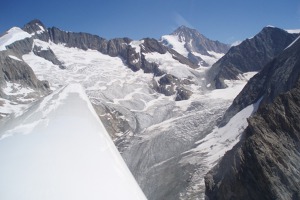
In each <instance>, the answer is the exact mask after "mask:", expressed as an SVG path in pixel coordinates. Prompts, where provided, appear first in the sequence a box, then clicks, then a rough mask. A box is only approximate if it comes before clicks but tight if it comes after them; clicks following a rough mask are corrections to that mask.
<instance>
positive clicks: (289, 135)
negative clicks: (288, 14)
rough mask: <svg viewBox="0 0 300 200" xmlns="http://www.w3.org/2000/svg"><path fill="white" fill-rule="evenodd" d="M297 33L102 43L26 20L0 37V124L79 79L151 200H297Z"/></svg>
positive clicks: (183, 33) (187, 32) (181, 33)
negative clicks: (237, 39) (234, 40)
mask: <svg viewBox="0 0 300 200" xmlns="http://www.w3.org/2000/svg"><path fill="white" fill-rule="evenodd" d="M298 38H299V33H294V32H289V31H286V30H283V29H280V28H276V27H271V26H268V27H265V28H263V29H262V31H261V32H259V33H258V34H257V35H255V36H254V37H253V38H250V39H246V40H245V41H243V42H242V43H240V44H239V45H237V46H233V47H230V46H229V45H227V44H222V43H221V42H218V41H212V40H210V39H208V38H206V37H205V36H203V35H202V34H201V33H199V32H198V31H197V30H194V29H190V28H188V27H184V26H181V27H179V28H178V29H176V30H175V31H174V32H173V33H171V34H169V35H164V36H162V37H161V38H160V39H159V40H156V39H153V38H144V39H141V40H139V41H136V40H131V39H130V38H115V39H111V40H107V39H105V38H101V37H99V36H97V35H92V34H88V33H74V32H67V31H63V30H60V29H58V28H56V27H52V28H47V27H46V26H45V25H44V24H43V23H42V22H41V21H39V20H33V21H31V22H29V23H28V24H26V25H25V26H24V27H23V28H22V29H21V28H18V27H13V28H12V29H10V30H8V31H7V32H6V33H4V34H3V35H2V36H1V37H0V68H1V70H0V114H1V116H2V117H3V119H2V120H1V121H2V122H3V123H6V122H8V121H14V120H15V119H16V118H17V117H18V116H20V115H22V113H24V112H26V110H30V109H31V108H32V106H35V105H43V104H39V101H41V99H43V98H47V95H49V94H50V93H52V94H53V93H54V92H55V91H57V90H59V89H61V88H62V87H64V86H65V85H68V84H74V83H80V84H81V85H82V87H83V88H84V90H85V93H86V94H87V96H88V98H89V101H90V102H91V103H92V105H93V108H94V109H95V111H96V113H97V115H98V117H99V118H100V119H101V121H102V123H103V125H104V126H105V128H106V130H107V132H108V133H109V134H110V137H111V138H112V140H113V141H114V143H115V145H116V147H117V148H118V150H119V151H120V153H121V154H122V157H123V159H124V160H125V162H126V164H127V166H128V167H129V169H130V170H131V172H132V174H133V175H134V177H135V179H136V180H137V182H138V184H139V186H140V187H141V189H142V190H143V192H144V193H145V195H146V196H147V198H148V199H197V198H198V199H204V198H205V194H206V195H207V198H209V199H230V198H233V199H243V198H245V199H247V198H248V199H257V198H258V197H262V199H274V198H279V199H286V198H296V199H297V198H298V197H299V194H298V193H297V190H298V189H299V188H298V186H297V181H298V180H299V177H298V176H297V173H299V169H298V168H297V166H295V163H297V160H298V159H299V155H298V153H297V151H298V150H297V149H298V146H297V145H298V139H299V128H298V127H297V123H296V121H297V119H298V115H297V113H298V112H297V111H298V110H299V109H298V103H299V102H298V99H297V98H298V96H297V95H298V80H299V72H298V71H299V62H298V59H299V56H298V55H299V53H298V51H299V49H300V48H299V41H298V40H297V39H298ZM54 99H55V98H54ZM53 101H54V100H53ZM53 103H54V102H53ZM50 104H51V103H50ZM45 109H46V108H45ZM74 109H75V110H76V108H74ZM249 117H250V118H249ZM45 118H46V119H47V116H45ZM10 123H12V122H10ZM78 123H80V122H78ZM62 128H63V124H62ZM0 134H1V133H0ZM29 134H30V133H29ZM0 136H1V138H4V137H5V136H3V135H0ZM282 139H284V141H286V143H282V144H280V145H277V144H278V143H279V141H280V140H282ZM0 143H1V140H0ZM274 146H275V147H274ZM274 148H276V151H274ZM261 152H263V155H265V154H266V152H273V153H272V154H268V157H266V156H262V155H261ZM224 154H225V156H224V157H223V155H224ZM290 154H291V155H290ZM248 155H250V156H248ZM283 158H285V160H287V162H284V163H286V164H285V165H284V164H283V161H282V160H283ZM250 163H251V164H250ZM284 169H288V171H285V170H284ZM252 174H255V177H256V175H257V176H259V178H260V179H258V178H252V179H249V178H251V175H252ZM204 177H205V182H204ZM240 177H242V178H240ZM278 180H281V181H278ZM247 181H250V183H249V184H248V182H247ZM266 185H267V186H266ZM231 186H232V187H231ZM279 191H284V194H283V195H280V192H279ZM250 193H251V194H252V195H249V194H250Z"/></svg>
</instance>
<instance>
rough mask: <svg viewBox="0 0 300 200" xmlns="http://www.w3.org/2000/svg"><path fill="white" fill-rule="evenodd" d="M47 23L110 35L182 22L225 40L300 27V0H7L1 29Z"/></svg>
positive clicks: (163, 29) (156, 33)
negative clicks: (266, 28) (36, 21)
mask: <svg viewBox="0 0 300 200" xmlns="http://www.w3.org/2000/svg"><path fill="white" fill-rule="evenodd" d="M35 18H37V19H40V20H41V21H42V22H43V23H44V24H45V25H46V26H47V27H52V26H56V27H58V28H60V29H63V30H67V31H73V32H88V33H92V34H96V35H99V36H101V37H104V38H107V39H111V38H115V37H129V38H132V39H142V38H144V37H153V38H156V39H158V38H159V37H160V36H161V35H165V34H169V33H171V32H172V31H174V30H175V29H176V28H177V27H178V26H180V25H186V26H189V27H191V28H195V29H197V30H198V31H199V32H201V33H202V34H203V35H205V36H206V37H208V38H210V39H213V40H219V41H221V42H224V43H233V42H235V41H237V40H244V39H245V38H247V37H251V36H253V35H255V34H256V33H258V32H259V31H260V30H261V29H262V28H263V27H264V26H266V25H273V26H277V27H280V28H284V29H300V1H299V0H251V1H248V0H98V1H97V0H80V1H79V0H68V1H66V0H50V1H49V0H18V1H17V0H3V2H1V8H0V32H1V33H2V32H4V31H5V30H7V29H9V28H11V27H12V26H18V27H22V26H23V25H24V24H26V23H27V22H29V21H30V20H32V19H35Z"/></svg>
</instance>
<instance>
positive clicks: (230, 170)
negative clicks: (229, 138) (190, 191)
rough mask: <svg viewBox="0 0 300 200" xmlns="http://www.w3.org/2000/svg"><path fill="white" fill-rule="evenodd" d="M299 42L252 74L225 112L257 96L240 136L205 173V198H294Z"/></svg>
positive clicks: (299, 158)
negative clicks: (251, 113)
mask: <svg viewBox="0 0 300 200" xmlns="http://www.w3.org/2000/svg"><path fill="white" fill-rule="evenodd" d="M299 55H300V40H297V41H296V42H295V43H294V44H293V45H292V46H290V47H288V48H287V49H286V50H284V51H283V52H282V53H280V54H279V55H278V56H277V57H276V58H275V59H273V60H272V61H271V62H270V63H269V64H267V65H266V66H265V67H264V68H263V70H262V71H261V72H260V73H258V74H257V75H256V76H255V77H253V78H252V79H251V80H250V81H249V83H248V84H247V85H246V86H245V88H244V89H243V91H242V92H241V93H240V94H239V95H238V97H237V98H236V99H235V100H234V103H233V104H232V106H231V107H230V108H229V110H228V111H227V115H228V114H229V115H230V114H232V113H235V112H237V110H241V109H242V108H243V107H245V106H246V105H250V104H252V103H253V102H256V101H258V100H259V99H261V103H260V106H259V109H258V111H257V113H256V114H254V115H253V116H252V117H250V118H249V119H248V123H249V125H248V127H247V129H246V130H245V132H244V137H243V139H242V140H241V141H240V143H238V145H236V146H235V147H234V148H233V149H232V150H231V151H228V152H227V153H226V154H225V156H224V157H223V158H222V160H221V162H220V163H219V164H218V165H217V166H216V167H215V168H214V169H213V170H212V171H210V172H209V173H208V174H207V175H206V179H205V183H206V195H207V196H208V199H210V200H213V199H245V200H248V199H249V200H250V199H293V200H294V199H300V192H299V191H300V185H299V179H300V173H299V172H300V167H299V164H298V163H299V162H300V153H299V149H300V146H299V144H300V143H299V141H300V126H299V120H300V115H299V112H300V56H299Z"/></svg>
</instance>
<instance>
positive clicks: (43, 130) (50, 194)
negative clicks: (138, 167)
mask: <svg viewBox="0 0 300 200" xmlns="http://www.w3.org/2000/svg"><path fill="white" fill-rule="evenodd" d="M1 123H2V124H0V133H1V135H0V160H1V165H0V171H1V173H0V199H3V200H4V199H5V200H12V199H23V200H40V199H44V200H47V199H49V200H50V199H51V200H54V199H55V200H60V199H62V200H63V199H64V200H65V199H73V200H76V199H78V200H79V199H80V200H82V199H90V200H92V199H95V200H96V199H128V200H133V199H146V197H145V196H144V194H143V192H142V190H141V189H140V187H139V186H138V184H137V182H136V181H135V179H134V177H133V176H132V174H131V172H130V171H129V169H128V168H127V166H126V164H125V162H124V161H123V159H122V157H121V155H120V154H119V152H118V150H117V148H116V147H115V145H114V143H113V142H112V140H111V138H110V136H109V135H108V133H107V132H106V130H105V128H104V126H103V124H102V122H101V121H100V120H99V118H98V116H97V114H96V112H95V110H94V109H93V106H92V104H91V103H90V101H89V99H88V97H87V96H86V94H85V91H84V89H83V87H82V86H81V85H80V84H70V85H68V86H64V87H61V88H60V89H58V90H56V91H54V92H53V93H52V94H51V95H49V96H46V97H45V98H43V99H42V100H39V101H38V102H34V103H33V104H32V105H31V106H30V107H28V108H27V109H25V110H24V112H23V113H22V114H20V115H18V116H13V115H11V116H9V117H7V118H5V119H4V120H2V121H1Z"/></svg>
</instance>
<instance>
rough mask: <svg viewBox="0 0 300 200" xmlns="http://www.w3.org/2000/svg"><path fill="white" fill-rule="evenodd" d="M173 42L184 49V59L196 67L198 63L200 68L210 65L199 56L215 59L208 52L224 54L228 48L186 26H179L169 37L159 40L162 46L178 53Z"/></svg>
mask: <svg viewBox="0 0 300 200" xmlns="http://www.w3.org/2000/svg"><path fill="white" fill-rule="evenodd" d="M170 36H171V37H170ZM173 40H177V42H179V43H181V44H182V45H183V47H182V48H184V49H185V51H186V53H187V55H185V56H186V57H188V58H189V59H190V60H191V61H192V62H194V63H195V64H197V65H198V63H200V64H201V66H209V64H210V63H207V61H205V60H206V59H205V58H203V57H201V56H200V55H199V54H201V55H204V56H209V57H212V58H215V57H214V55H212V54H211V53H209V52H215V53H219V54H225V53H226V52H227V51H228V50H229V48H230V46H229V45H227V44H223V43H221V42H219V41H213V40H210V39H208V38H207V37H205V36H204V35H202V34H201V33H199V32H198V31H197V30H195V29H191V28H188V27H186V26H180V27H179V28H178V29H176V30H175V31H174V32H173V33H171V34H170V35H165V36H162V38H161V42H162V43H163V44H164V45H166V46H169V47H171V48H173V49H175V50H178V51H180V50H179V49H178V47H177V46H176V45H175V44H173V42H174V41H173ZM181 51H182V50H181ZM180 53H182V52H180ZM217 59H218V58H215V60H217Z"/></svg>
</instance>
